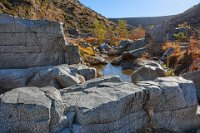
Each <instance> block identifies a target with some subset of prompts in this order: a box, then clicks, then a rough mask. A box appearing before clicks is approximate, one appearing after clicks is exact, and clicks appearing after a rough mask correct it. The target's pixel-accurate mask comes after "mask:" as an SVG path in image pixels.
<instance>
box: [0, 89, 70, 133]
mask: <svg viewBox="0 0 200 133" xmlns="http://www.w3.org/2000/svg"><path fill="white" fill-rule="evenodd" d="M0 101H1V104H0V118H1V119H0V132H1V133H6V132H40V133H49V132H52V133H53V132H59V131H61V130H63V129H65V128H67V126H68V121H67V117H66V116H65V115H64V111H65V108H64V104H63V103H62V99H61V95H60V92H59V91H58V90H56V89H55V88H51V87H46V88H36V87H27V88H17V89H14V90H12V91H9V92H7V93H5V94H3V95H1V96H0Z"/></svg>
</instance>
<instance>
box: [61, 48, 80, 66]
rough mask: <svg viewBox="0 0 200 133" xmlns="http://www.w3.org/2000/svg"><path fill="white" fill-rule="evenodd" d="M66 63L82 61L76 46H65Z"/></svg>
mask: <svg viewBox="0 0 200 133" xmlns="http://www.w3.org/2000/svg"><path fill="white" fill-rule="evenodd" d="M65 61H66V64H69V65H73V64H79V63H81V62H82V60H81V55H80V51H79V48H78V46H75V45H68V46H66V47H65Z"/></svg>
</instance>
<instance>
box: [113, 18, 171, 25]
mask: <svg viewBox="0 0 200 133" xmlns="http://www.w3.org/2000/svg"><path fill="white" fill-rule="evenodd" d="M172 17H173V16H163V17H136V18H112V19H110V20H112V21H113V22H115V23H116V22H117V21H118V20H119V19H122V20H126V21H127V23H128V24H129V25H131V26H134V27H136V26H138V25H142V26H143V27H148V26H151V25H157V24H160V23H162V22H164V21H167V20H170V19H171V18H172Z"/></svg>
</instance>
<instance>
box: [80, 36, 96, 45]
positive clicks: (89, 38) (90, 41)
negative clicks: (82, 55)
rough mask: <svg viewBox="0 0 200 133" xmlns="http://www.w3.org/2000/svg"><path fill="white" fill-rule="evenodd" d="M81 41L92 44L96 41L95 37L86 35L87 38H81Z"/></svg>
mask: <svg viewBox="0 0 200 133" xmlns="http://www.w3.org/2000/svg"><path fill="white" fill-rule="evenodd" d="M83 42H86V43H90V44H94V43H96V42H97V38H94V37H88V38H86V39H83Z"/></svg>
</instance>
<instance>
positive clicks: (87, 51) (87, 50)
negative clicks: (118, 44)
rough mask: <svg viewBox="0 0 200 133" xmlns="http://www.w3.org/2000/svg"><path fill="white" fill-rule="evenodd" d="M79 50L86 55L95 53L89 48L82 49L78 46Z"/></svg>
mask: <svg viewBox="0 0 200 133" xmlns="http://www.w3.org/2000/svg"><path fill="white" fill-rule="evenodd" d="M79 49H80V51H81V52H84V53H86V54H88V55H95V51H94V49H93V48H91V47H87V48H83V47H81V46H79Z"/></svg>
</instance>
